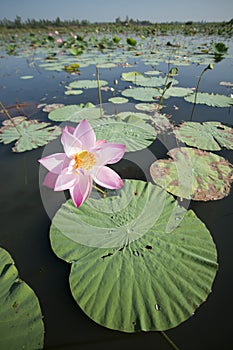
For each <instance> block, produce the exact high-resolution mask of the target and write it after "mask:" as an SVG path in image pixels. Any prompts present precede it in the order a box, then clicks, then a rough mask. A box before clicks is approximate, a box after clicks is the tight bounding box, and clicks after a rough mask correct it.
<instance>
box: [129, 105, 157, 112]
mask: <svg viewBox="0 0 233 350" xmlns="http://www.w3.org/2000/svg"><path fill="white" fill-rule="evenodd" d="M135 108H136V109H139V110H140V111H147V112H155V111H158V110H160V109H162V108H163V106H161V105H159V104H158V103H137V104H136V105H135Z"/></svg>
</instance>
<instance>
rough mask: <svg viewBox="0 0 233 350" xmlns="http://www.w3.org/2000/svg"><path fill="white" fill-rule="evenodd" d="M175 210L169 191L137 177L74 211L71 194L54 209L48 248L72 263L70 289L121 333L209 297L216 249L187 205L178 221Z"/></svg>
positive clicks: (179, 315)
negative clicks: (63, 202)
mask: <svg viewBox="0 0 233 350" xmlns="http://www.w3.org/2000/svg"><path fill="white" fill-rule="evenodd" d="M179 212H182V211H180V208H179V207H178V206H177V204H176V202H175V201H174V198H173V197H172V196H171V195H169V194H168V193H166V192H165V191H164V190H162V189H161V188H159V187H158V186H155V185H152V184H150V183H145V182H142V181H136V180H126V181H125V186H124V187H123V188H122V189H121V190H118V191H116V193H115V195H112V196H110V197H108V195H107V198H104V199H103V198H98V199H94V198H89V200H88V201H86V202H85V203H84V204H83V205H82V206H81V207H80V208H79V209H77V208H75V207H74V205H73V204H72V202H71V200H69V201H67V202H66V203H65V204H63V206H62V207H61V208H60V209H59V210H58V212H57V213H56V215H55V217H54V219H53V223H52V225H51V228H50V240H51V245H52V249H53V250H54V252H55V253H56V254H57V256H58V257H60V258H61V259H63V260H65V261H67V262H69V263H72V266H71V273H70V288H71V292H72V295H73V297H74V299H75V300H76V302H77V304H78V305H79V307H81V309H82V310H83V311H84V312H85V313H86V314H87V315H88V316H89V317H90V318H91V319H93V320H94V321H95V322H97V323H98V324H100V325H102V326H105V327H107V328H111V329H115V330H120V331H124V332H136V331H139V330H143V331H153V330H156V331H159V330H166V329H169V328H173V327H175V326H177V325H179V324H180V323H181V322H183V321H185V320H186V319H188V318H189V317H190V316H192V315H193V312H194V311H195V309H196V308H197V307H198V306H199V305H200V304H201V303H202V302H204V301H205V300H206V298H207V296H208V294H209V293H210V291H211V286H212V283H213V280H214V278H215V274H216V270H217V262H216V259H217V258H216V248H215V245H214V243H213V240H212V238H211V235H210V234H209V231H208V230H207V228H206V227H205V225H204V224H203V223H202V222H201V221H200V219H198V218H197V216H196V215H195V214H194V213H193V212H192V211H188V212H187V213H186V214H184V213H183V219H182V220H181V218H180V217H176V215H174V213H179ZM175 217H176V219H178V220H176V219H175ZM171 221H172V222H173V229H171V227H172V222H171ZM168 228H169V229H168ZM89 239H90V240H89ZM85 242H86V243H87V244H86V243H85ZM106 242H112V244H113V246H112V248H110V246H109V247H108V246H106ZM104 244H105V245H104Z"/></svg>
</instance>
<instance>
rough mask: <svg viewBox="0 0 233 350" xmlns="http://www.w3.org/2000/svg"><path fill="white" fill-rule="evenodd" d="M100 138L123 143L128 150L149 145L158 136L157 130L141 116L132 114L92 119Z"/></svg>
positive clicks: (131, 150)
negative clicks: (122, 116) (123, 116)
mask: <svg viewBox="0 0 233 350" xmlns="http://www.w3.org/2000/svg"><path fill="white" fill-rule="evenodd" d="M90 122H91V125H92V126H93V128H94V130H95V133H96V137H97V139H98V140H108V141H109V142H117V143H123V144H125V145H126V151H127V152H133V151H138V150H140V149H143V148H146V147H148V146H149V145H150V144H151V143H152V142H153V141H154V140H155V138H156V131H155V129H154V128H153V126H151V125H150V124H147V123H145V122H144V121H143V120H142V119H141V118H139V117H136V116H134V115H130V116H129V117H125V118H119V119H117V118H116V119H115V118H103V119H98V120H93V121H92V120H91V121H90Z"/></svg>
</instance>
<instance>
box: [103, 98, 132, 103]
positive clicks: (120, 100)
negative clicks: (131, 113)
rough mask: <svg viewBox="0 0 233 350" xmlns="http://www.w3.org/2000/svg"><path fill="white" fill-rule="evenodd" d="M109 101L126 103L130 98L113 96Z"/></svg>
mask: <svg viewBox="0 0 233 350" xmlns="http://www.w3.org/2000/svg"><path fill="white" fill-rule="evenodd" d="M108 101H109V102H112V103H115V104H121V103H126V102H128V101H129V100H128V99H127V98H124V97H111V98H109V99H108Z"/></svg>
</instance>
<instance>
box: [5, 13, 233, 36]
mask: <svg viewBox="0 0 233 350" xmlns="http://www.w3.org/2000/svg"><path fill="white" fill-rule="evenodd" d="M94 26H95V27H96V26H97V27H98V28H99V29H101V28H105V29H106V28H107V29H109V30H110V31H111V30H114V28H115V29H116V28H123V27H124V28H129V30H130V29H132V30H134V29H135V30H136V31H138V30H140V28H141V27H144V28H145V27H147V28H150V29H149V32H150V31H152V32H153V31H160V32H161V33H166V32H167V31H168V30H170V31H173V30H182V31H183V32H184V33H185V32H187V34H190V32H191V33H192V32H193V33H194V34H195V32H203V31H204V32H206V33H207V34H220V35H221V34H227V35H231V34H232V33H233V19H231V20H230V21H228V22H204V21H202V22H194V21H191V20H189V21H186V22H185V23H183V22H177V21H176V22H163V23H159V22H157V23H152V22H150V21H148V20H138V19H136V20H135V19H132V18H129V16H126V17H125V19H121V18H120V17H117V18H116V19H115V21H114V22H103V23H100V22H94V23H91V22H89V21H88V20H87V19H82V20H79V19H72V20H61V19H60V17H57V18H56V19H54V20H48V19H39V20H36V19H30V18H28V19H26V20H25V21H23V20H22V18H21V17H20V16H16V17H15V19H14V20H9V19H7V18H4V19H2V20H0V27H1V28H6V29H43V28H44V29H47V28H59V27H60V28H69V27H78V28H83V29H84V28H88V27H91V28H93V27H94ZM185 28H186V29H185Z"/></svg>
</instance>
